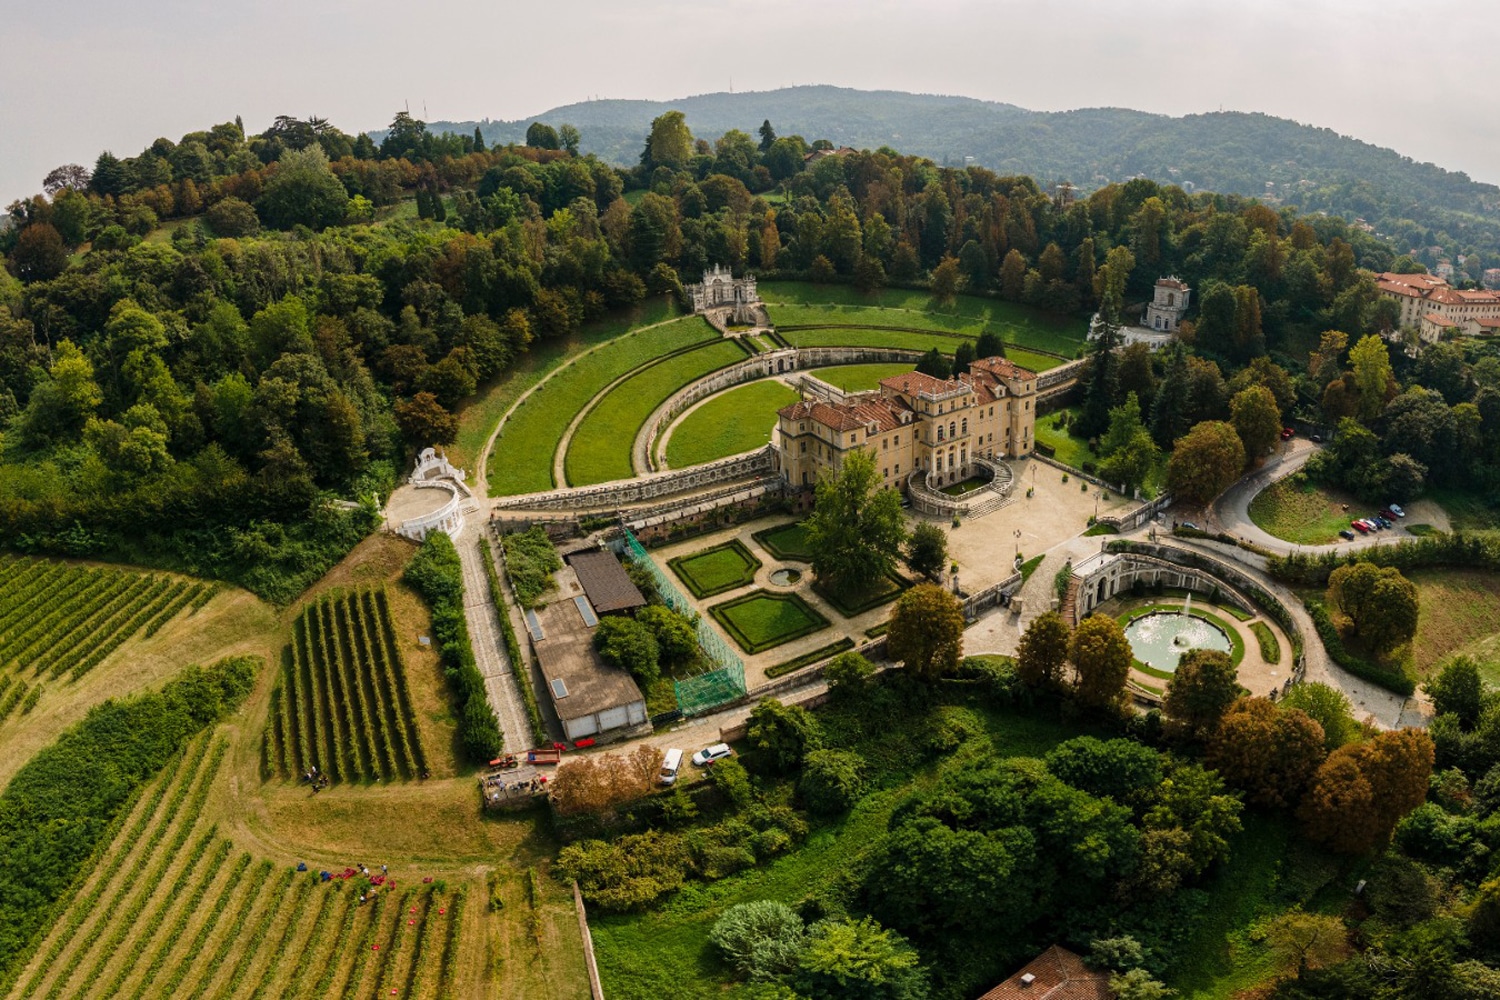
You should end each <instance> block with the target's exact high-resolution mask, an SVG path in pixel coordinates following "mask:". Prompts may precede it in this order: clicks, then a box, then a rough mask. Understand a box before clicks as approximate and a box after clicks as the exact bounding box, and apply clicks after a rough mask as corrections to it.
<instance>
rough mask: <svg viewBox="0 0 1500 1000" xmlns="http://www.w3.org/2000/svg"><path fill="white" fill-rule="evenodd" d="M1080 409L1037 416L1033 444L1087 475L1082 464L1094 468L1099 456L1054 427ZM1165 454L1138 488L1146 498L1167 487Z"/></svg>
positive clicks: (1087, 446) (1066, 431) (1070, 418)
mask: <svg viewBox="0 0 1500 1000" xmlns="http://www.w3.org/2000/svg"><path fill="white" fill-rule="evenodd" d="M1080 412H1081V408H1080V407H1077V406H1070V407H1068V408H1067V409H1063V410H1058V411H1056V412H1055V413H1049V414H1047V415H1046V416H1045V417H1037V420H1036V440H1037V444H1044V445H1047V446H1048V447H1049V448H1051V449H1052V450H1053V457H1054V458H1056V459H1057V460H1058V461H1059V462H1061V463H1063V464H1064V465H1070V466H1072V467H1073V468H1075V469H1079V470H1081V471H1084V472H1087V471H1088V470H1087V469H1085V468H1084V463H1085V462H1087V463H1088V464H1089V465H1090V466H1092V467H1097V466H1098V465H1099V462H1100V458H1099V453H1098V452H1096V451H1095V450H1094V449H1092V448H1090V447H1089V443H1088V442H1087V441H1085V440H1083V439H1082V438H1076V437H1074V436H1073V435H1072V434H1070V433H1069V432H1068V429H1067V428H1065V427H1060V426H1058V425H1059V424H1060V423H1061V422H1062V421H1063V420H1064V419H1067V420H1068V421H1069V422H1071V421H1073V420H1076V419H1078V415H1079V413H1080ZM1170 457H1171V456H1170V454H1169V453H1168V452H1165V451H1164V452H1162V453H1161V455H1160V457H1159V458H1158V459H1157V462H1156V467H1155V468H1154V469H1152V470H1151V475H1149V476H1147V477H1146V482H1145V485H1143V486H1142V487H1141V488H1142V490H1143V491H1144V492H1145V494H1146V495H1147V496H1153V495H1155V493H1156V492H1157V491H1160V490H1162V489H1164V488H1165V487H1166V485H1167V459H1168V458H1170Z"/></svg>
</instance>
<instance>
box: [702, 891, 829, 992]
mask: <svg viewBox="0 0 1500 1000" xmlns="http://www.w3.org/2000/svg"><path fill="white" fill-rule="evenodd" d="M708 939H709V941H711V942H713V945H714V947H716V948H718V949H719V951H720V953H722V954H723V956H724V960H725V961H727V962H728V963H729V964H730V965H732V966H734V968H735V970H736V971H737V972H739V974H740V975H742V976H746V977H748V978H750V979H755V980H764V979H774V978H776V977H778V976H782V975H785V974H786V973H788V972H791V971H792V970H793V969H795V968H796V967H797V956H798V955H799V954H800V953H801V951H802V946H803V945H804V944H805V943H806V941H807V928H806V927H805V926H803V923H802V918H801V917H799V916H798V915H797V912H796V911H795V910H793V909H792V908H791V907H790V906H787V905H786V904H784V903H777V902H774V901H772V900H768V899H761V900H755V901H754V902H750V903H737V904H735V905H734V906H731V907H729V908H728V909H727V910H725V911H724V913H723V915H721V916H720V917H719V919H718V920H716V921H714V926H713V929H712V930H710V931H709V932H708Z"/></svg>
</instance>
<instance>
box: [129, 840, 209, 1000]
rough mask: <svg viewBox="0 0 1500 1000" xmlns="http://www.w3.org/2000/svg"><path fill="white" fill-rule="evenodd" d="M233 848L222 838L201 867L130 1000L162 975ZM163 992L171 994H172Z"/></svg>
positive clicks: (163, 914) (189, 869)
mask: <svg viewBox="0 0 1500 1000" xmlns="http://www.w3.org/2000/svg"><path fill="white" fill-rule="evenodd" d="M233 849H234V845H233V844H231V843H230V842H229V841H227V840H220V841H219V842H218V846H217V847H216V848H215V850H214V853H213V856H212V857H211V858H209V860H208V862H207V863H206V864H204V865H203V866H202V872H201V874H200V875H199V877H198V882H197V884H196V885H195V886H194V887H193V891H192V893H191V894H189V895H188V897H187V899H186V900H184V901H183V903H182V905H181V906H179V907H178V908H177V916H176V917H174V918H173V920H172V926H171V927H170V928H168V930H167V933H166V936H164V937H163V938H162V940H161V943H160V944H159V945H157V946H156V952H155V953H154V954H153V955H152V956H151V961H150V962H149V963H148V964H147V965H146V970H145V972H143V973H142V974H141V981H140V982H139V983H137V984H136V987H135V992H134V993H132V994H131V1000H141V998H142V997H144V996H145V994H146V990H147V989H148V988H150V987H151V986H153V985H154V984H155V982H156V977H157V976H158V975H160V974H161V972H162V970H163V969H164V968H165V967H166V964H167V962H168V961H169V960H170V959H171V958H172V949H173V948H175V947H176V946H177V940H178V939H179V938H180V937H182V932H183V931H184V930H186V929H187V925H188V920H189V919H191V918H192V917H193V915H194V914H196V913H198V911H199V907H201V906H202V905H203V900H204V898H205V897H206V896H207V895H208V890H209V889H210V888H211V887H212V886H213V884H214V880H215V879H216V878H217V877H218V874H219V869H220V868H222V867H223V865H224V862H225V861H227V860H229V854H230V852H231V851H232V850H233ZM192 870H193V868H192V867H191V866H190V867H188V868H185V869H183V873H184V875H185V874H186V873H187V872H190V871H192ZM174 896H175V893H174ZM160 912H161V914H162V916H165V908H163V910H162V911H160ZM157 923H158V925H160V923H161V921H160V920H158V921H157ZM184 964H185V963H184ZM123 982H124V980H123V978H122V979H121V983H122V984H123ZM163 995H167V996H169V995H170V994H163Z"/></svg>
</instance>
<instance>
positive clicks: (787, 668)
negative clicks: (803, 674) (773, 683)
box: [766, 630, 883, 679]
mask: <svg viewBox="0 0 1500 1000" xmlns="http://www.w3.org/2000/svg"><path fill="white" fill-rule="evenodd" d="M882 631H883V630H882ZM853 648H854V640H853V639H851V638H849V637H848V636H847V635H846V636H844V637H843V638H842V639H840V640H839V641H838V642H831V643H829V644H828V645H826V646H819V647H818V648H817V649H814V650H812V651H811V652H808V653H803V654H802V655H801V656H795V657H793V658H792V659H790V660H784V661H782V662H781V663H778V664H776V665H775V666H774V667H767V668H766V677H767V679H774V678H776V677H781V676H784V675H786V674H789V673H791V672H792V671H793V670H800V669H802V668H803V667H805V666H807V665H808V664H811V663H818V662H820V661H822V660H826V659H828V658H829V657H831V656H834V655H836V654H838V653H842V652H844V651H845V650H846V649H853Z"/></svg>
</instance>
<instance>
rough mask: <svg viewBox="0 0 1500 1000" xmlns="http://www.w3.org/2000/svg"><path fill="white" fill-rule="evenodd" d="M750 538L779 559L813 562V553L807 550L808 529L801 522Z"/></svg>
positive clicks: (761, 532)
mask: <svg viewBox="0 0 1500 1000" xmlns="http://www.w3.org/2000/svg"><path fill="white" fill-rule="evenodd" d="M750 537H751V538H753V539H755V540H756V541H757V542H759V543H760V544H761V545H762V546H764V547H765V550H766V551H767V552H769V553H771V555H773V556H775V557H776V558H777V559H793V560H796V561H797V562H812V553H811V552H809V551H808V550H807V529H806V528H805V527H803V525H802V522H800V521H794V522H792V523H791V524H780V525H777V526H776V527H774V528H766V529H765V530H763V531H757V532H756V533H755V534H753V535H751V536H750Z"/></svg>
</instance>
